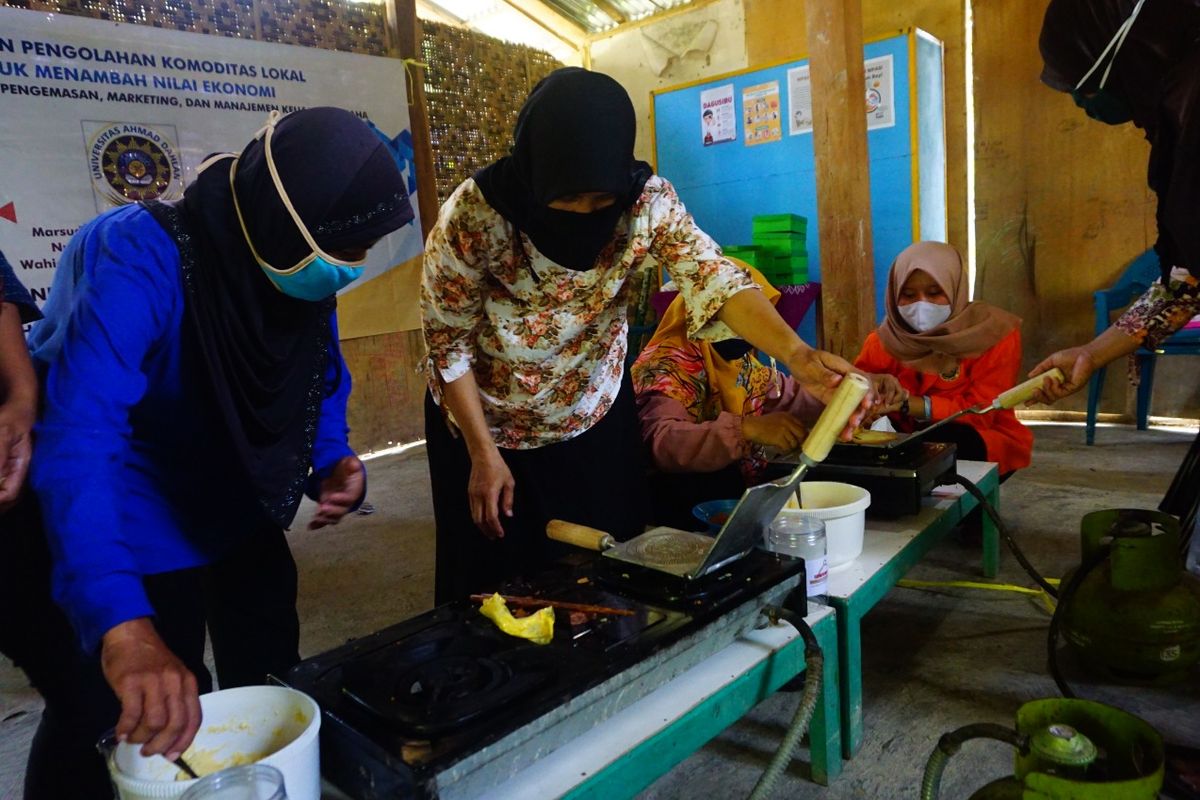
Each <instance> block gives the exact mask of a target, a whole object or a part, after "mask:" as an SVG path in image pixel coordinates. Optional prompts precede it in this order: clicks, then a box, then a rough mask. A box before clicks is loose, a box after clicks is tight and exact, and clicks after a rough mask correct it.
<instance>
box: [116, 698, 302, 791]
mask: <svg viewBox="0 0 1200 800" xmlns="http://www.w3.org/2000/svg"><path fill="white" fill-rule="evenodd" d="M200 709H201V711H202V713H203V718H204V721H203V722H202V723H201V724H200V730H199V732H198V733H197V734H196V739H195V741H194V742H192V746H191V747H189V748H188V751H187V752H186V753H184V754H183V757H184V759H185V760H186V761H187V762H188V764H189V765H191V767H192V768H193V769H195V770H196V771H197V772H199V773H200V775H201V776H204V775H208V774H210V773H213V772H217V771H218V770H221V769H225V768H228V767H234V766H239V765H241V764H255V763H257V764H267V765H269V766H272V767H275V768H276V769H278V770H279V771H280V772H282V773H283V777H284V781H285V785H286V786H287V795H288V798H289V800H320V798H321V758H320V747H319V743H318V740H317V733H318V732H319V731H320V728H321V710H320V708H319V707H318V706H317V704H316V702H315V701H314V700H313V699H312V698H311V697H309V696H308V695H306V694H304V693H303V692H297V691H296V690H295V689H287V688H284V687H282V686H243V687H240V688H237V689H223V690H221V691H219V692H212V693H211V694H206V695H201V696H200ZM140 749H141V745H135V744H119V745H117V746H116V747H115V748H113V750H112V751H111V752H110V754H109V756H108V771H109V774H110V775H112V779H113V783H114V784H115V785H116V787H117V794H118V796H119V797H120V799H121V800H154V799H155V798H178V797H181V796H182V795H183V793H184V792H186V791H187V790H188V789H190V788H191V787H192V786H193V785H195V784H196V782H197V781H195V780H176V778H177V777H178V775H179V768H178V767H176V766H175V765H174V764H172V763H171V762H169V761H167V760H166V759H165V758H163V757H162V756H150V757H148V758H147V757H144V756H142V755H141V754H140V753H139V752H138V750H140Z"/></svg>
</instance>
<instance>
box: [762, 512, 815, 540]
mask: <svg viewBox="0 0 1200 800" xmlns="http://www.w3.org/2000/svg"><path fill="white" fill-rule="evenodd" d="M824 532H825V522H824V521H823V520H821V519H820V518H819V517H815V516H812V515H810V514H805V513H803V512H800V511H792V510H784V511H783V512H782V513H780V515H779V516H778V517H776V518H775V521H774V522H773V523H771V534H772V535H775V534H778V535H781V536H812V535H813V534H817V533H824Z"/></svg>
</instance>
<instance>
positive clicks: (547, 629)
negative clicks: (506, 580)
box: [479, 594, 554, 644]
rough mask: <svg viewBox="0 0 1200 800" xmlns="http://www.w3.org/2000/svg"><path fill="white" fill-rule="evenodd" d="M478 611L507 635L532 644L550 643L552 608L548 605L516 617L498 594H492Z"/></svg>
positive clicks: (552, 632)
mask: <svg viewBox="0 0 1200 800" xmlns="http://www.w3.org/2000/svg"><path fill="white" fill-rule="evenodd" d="M479 613H480V614H483V615H484V616H485V617H487V618H488V619H490V620H491V621H492V622H494V623H496V627H497V628H499V629H500V630H502V631H504V632H505V633H507V634H508V635H509V636H516V637H518V638H521V639H528V640H529V641H531V642H533V643H534V644H550V640H551V639H553V638H554V609H553V608H551V607H550V606H546V607H545V608H543V609H541V610H539V611H537V612H536V613H533V614H530V615H529V616H528V617H522V618H521V619H517V618H516V617H514V616H513V615H512V612H511V611H509V610H508V604H507V603H505V602H504V598H503V597H501V596H500V595H499V594H493V595H492V596H491V597H489V598H488V599H487V600H484V601H483V605H482V606H480V608H479Z"/></svg>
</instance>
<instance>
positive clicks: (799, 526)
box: [766, 508, 829, 605]
mask: <svg viewBox="0 0 1200 800" xmlns="http://www.w3.org/2000/svg"><path fill="white" fill-rule="evenodd" d="M766 547H767V549H768V550H770V551H772V552H774V553H783V554H784V555H788V556H795V557H796V558H803V559H804V575H805V578H806V579H807V581H808V600H809V602H811V603H820V604H821V605H828V604H829V562H828V559H827V557H826V554H825V523H824V522H822V521H821V520H820V519H818V518H817V517H816V515H814V514H805V513H803V512H801V511H794V510H791V509H786V508H785V509H784V510H783V511H780V512H779V516H778V517H776V518H775V521H774V522H773V523H771V528H770V530H768V531H767V537H766Z"/></svg>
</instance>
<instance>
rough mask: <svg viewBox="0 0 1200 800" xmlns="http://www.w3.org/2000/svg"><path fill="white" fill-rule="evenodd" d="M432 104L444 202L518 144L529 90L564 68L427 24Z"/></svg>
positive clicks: (542, 56) (544, 57)
mask: <svg viewBox="0 0 1200 800" xmlns="http://www.w3.org/2000/svg"><path fill="white" fill-rule="evenodd" d="M421 27H422V32H423V39H422V43H421V44H422V52H423V56H424V59H425V63H426V64H428V65H429V68H428V69H427V70H426V71H425V102H426V105H427V106H428V108H429V137H430V139H431V140H432V141H433V159H434V165H433V166H434V172H435V173H436V174H437V190H438V200H439V202H440V201H444V200H445V199H446V198H447V197H449V196H450V193H451V192H453V191H454V188H455V187H456V186H458V184H460V183H462V182H463V180H464V179H466V178H468V177H470V176H471V174H472V173H474V172H475V170H477V169H479V168H480V167H484V166H486V165H487V164H489V163H490V162H492V161H495V160H496V159H497V158H500V157H501V156H504V155H507V154H508V151H509V149H510V148H511V147H512V129H513V125H515V124H516V121H517V112H518V111H520V110H521V104H522V103H524V102H525V97H526V95H528V94H529V90H530V89H532V88H533V87H534V85H535V84H536V83H537V82H538V81H540V80H541V79H542V78H544V77H546V76H547V75H549V74H550V73H551V72H553V71H554V70H556V69H558V68H559V67H561V66H563V65H562V64H561V63H559V62H558V61H556V60H555V59H554V57H553V56H551V55H550V54H549V53H545V52H542V51H541V50H535V49H533V48H532V47H523V46H521V45H515V44H509V43H507V42H502V41H500V40H498V39H492V38H490V37H488V36H484V35H482V34H479V33H475V32H473V31H469V30H464V29H462V28H456V27H452V26H449V25H439V24H437V23H433V22H424V23H422V26H421Z"/></svg>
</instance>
